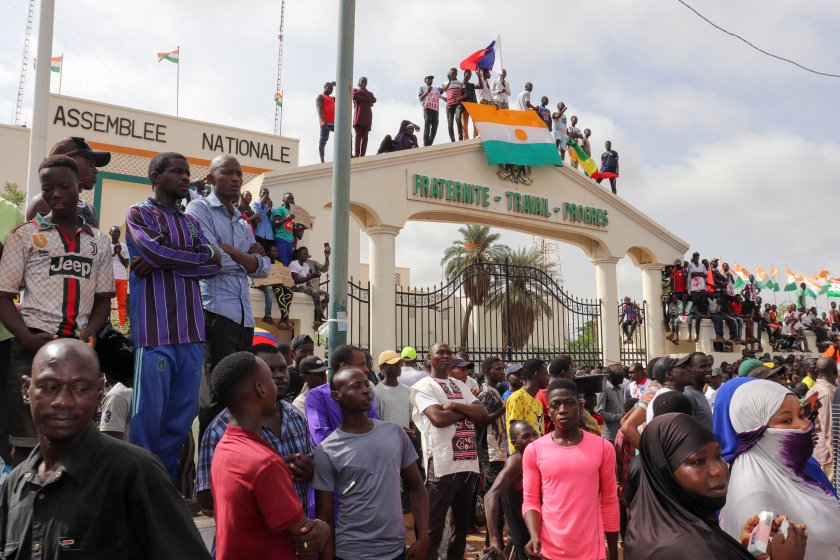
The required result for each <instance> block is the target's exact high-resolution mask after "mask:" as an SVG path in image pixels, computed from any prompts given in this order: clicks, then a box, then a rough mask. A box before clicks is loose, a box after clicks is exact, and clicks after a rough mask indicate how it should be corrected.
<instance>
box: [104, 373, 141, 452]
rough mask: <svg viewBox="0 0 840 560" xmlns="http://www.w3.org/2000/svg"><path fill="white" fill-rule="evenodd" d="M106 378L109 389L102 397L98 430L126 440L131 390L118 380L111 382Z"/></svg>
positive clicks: (129, 420)
mask: <svg viewBox="0 0 840 560" xmlns="http://www.w3.org/2000/svg"><path fill="white" fill-rule="evenodd" d="M106 379H108V385H109V389H108V392H107V393H105V398H103V399H102V415H101V416H100V418H99V431H100V432H103V433H105V434H107V435H109V436H111V437H115V438H117V439H121V440H124V441H128V427H129V423H130V422H131V397H132V394H133V390H132V389H131V387H127V386H125V385H123V384H122V383H120V382H115V383H112V382H111V381H112V380H111V379H109V378H106Z"/></svg>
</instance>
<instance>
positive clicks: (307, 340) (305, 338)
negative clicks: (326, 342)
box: [292, 334, 315, 348]
mask: <svg viewBox="0 0 840 560" xmlns="http://www.w3.org/2000/svg"><path fill="white" fill-rule="evenodd" d="M301 344H315V341H314V340H312V337H311V336H309V335H308V334H299V335H297V336H296V337H294V338H293V339H292V348H297V347H298V346H300V345H301Z"/></svg>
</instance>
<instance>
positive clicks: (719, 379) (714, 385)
mask: <svg viewBox="0 0 840 560" xmlns="http://www.w3.org/2000/svg"><path fill="white" fill-rule="evenodd" d="M722 383H723V372H722V371H721V369H720V368H719V367H716V368H715V369H713V370H712V374H711V375H710V376H709V386H708V387H706V393H705V394H706V400H707V401H709V406H710V407H712V412H714V411H715V395H716V394H717V390H718V389H719V388H720V386H721V384H722Z"/></svg>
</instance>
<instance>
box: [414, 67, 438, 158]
mask: <svg viewBox="0 0 840 560" xmlns="http://www.w3.org/2000/svg"><path fill="white" fill-rule="evenodd" d="M434 81H435V77H434V76H431V75H429V76H426V78H425V79H424V84H423V85H422V86H420V89H419V90H418V92H417V99H418V100H419V101H420V105H421V106H422V107H423V122H424V127H423V145H424V146H431V145H432V144H434V142H435V136H436V135H437V129H438V120H439V117H440V94H441V93H443V88H439V87H435V86H434V85H432V84H433V83H434Z"/></svg>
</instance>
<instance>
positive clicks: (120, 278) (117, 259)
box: [109, 226, 128, 327]
mask: <svg viewBox="0 0 840 560" xmlns="http://www.w3.org/2000/svg"><path fill="white" fill-rule="evenodd" d="M109 233H110V234H111V249H112V252H113V257H112V264H113V267H114V285H115V287H116V291H117V311H118V312H119V316H120V326H121V327H124V326H125V304H126V301H127V300H128V271H127V270H126V268H127V267H128V246H127V245H126V244H125V243H122V242H120V235H121V233H122V232H121V231H120V228H119V226H111V231H110V232H109Z"/></svg>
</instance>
